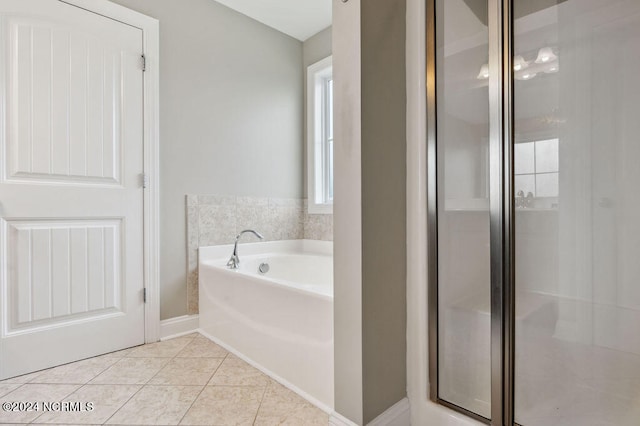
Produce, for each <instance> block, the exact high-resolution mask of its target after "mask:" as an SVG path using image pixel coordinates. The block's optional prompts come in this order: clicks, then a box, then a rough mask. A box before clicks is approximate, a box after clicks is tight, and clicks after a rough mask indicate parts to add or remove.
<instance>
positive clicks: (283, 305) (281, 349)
mask: <svg viewBox="0 0 640 426" xmlns="http://www.w3.org/2000/svg"><path fill="white" fill-rule="evenodd" d="M232 251H233V245H232V244H230V245H223V246H211V247H201V248H200V250H199V264H198V271H199V282H200V284H199V288H200V296H199V297H200V329H201V331H202V332H203V334H205V335H207V336H208V337H210V338H211V339H212V340H214V341H215V342H217V343H219V344H220V345H221V346H223V347H225V348H227V349H229V350H230V351H231V352H233V353H235V354H237V355H239V356H240V357H241V358H243V359H245V360H246V361H248V362H249V363H251V364H252V365H254V366H256V367H258V368H259V369H261V370H262V371H264V372H265V373H267V374H268V375H270V376H272V377H273V378H275V379H276V380H278V381H280V382H281V383H283V384H284V385H286V386H288V387H290V388H291V389H293V390H294V391H296V392H297V393H299V394H300V395H302V396H303V397H305V398H306V399H308V400H309V401H311V402H312V403H314V404H316V405H317V406H319V407H320V408H322V409H324V410H325V411H327V412H330V411H332V409H333V254H332V253H333V243H331V242H327V241H312V240H290V241H270V242H258V243H245V244H239V245H238V256H239V257H240V267H239V269H237V270H230V269H228V268H227V267H226V263H227V260H229V256H230V255H231V253H232ZM262 263H267V264H268V265H269V271H268V272H266V273H261V272H260V271H259V270H258V268H259V266H260V264H262Z"/></svg>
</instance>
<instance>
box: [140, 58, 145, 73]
mask: <svg viewBox="0 0 640 426" xmlns="http://www.w3.org/2000/svg"><path fill="white" fill-rule="evenodd" d="M140 58H141V59H142V72H145V71H146V70H147V57H146V56H144V55H141V56H140Z"/></svg>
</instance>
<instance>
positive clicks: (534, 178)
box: [514, 139, 559, 197]
mask: <svg viewBox="0 0 640 426" xmlns="http://www.w3.org/2000/svg"><path fill="white" fill-rule="evenodd" d="M558 148H559V146H558V139H548V140H542V141H534V142H524V143H517V144H515V173H514V174H515V192H516V194H517V193H518V192H519V191H522V193H523V194H524V196H526V195H527V194H528V193H531V194H532V195H533V196H534V197H557V196H558V192H559V190H558V176H559V173H558V169H559V167H558V166H559V164H558V163H559V161H558V160H559V155H558Z"/></svg>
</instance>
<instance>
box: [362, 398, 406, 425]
mask: <svg viewBox="0 0 640 426" xmlns="http://www.w3.org/2000/svg"><path fill="white" fill-rule="evenodd" d="M410 425H411V411H410V407H409V399H408V398H402V399H401V400H400V401H398V402H396V403H395V404H393V405H392V406H391V407H389V408H388V409H387V410H386V411H385V412H384V413H382V414H380V415H379V416H378V417H376V418H375V419H373V420H372V421H371V422H369V423H367V426H410Z"/></svg>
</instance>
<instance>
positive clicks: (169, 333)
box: [160, 315, 200, 340]
mask: <svg viewBox="0 0 640 426" xmlns="http://www.w3.org/2000/svg"><path fill="white" fill-rule="evenodd" d="M198 328H200V318H199V317H198V315H183V316H181V317H175V318H169V319H166V320H163V321H160V340H167V339H173V338H174V337H180V336H184V335H185V334H189V333H193V332H195V331H198Z"/></svg>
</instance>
